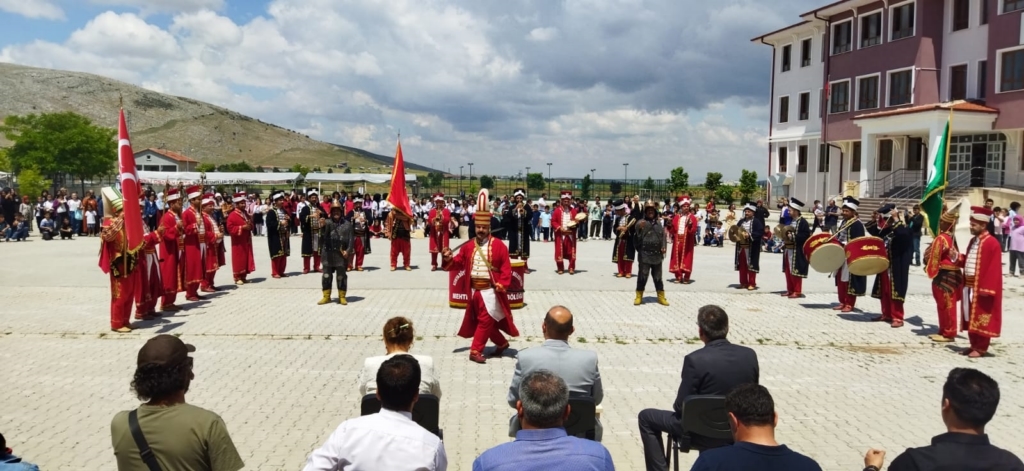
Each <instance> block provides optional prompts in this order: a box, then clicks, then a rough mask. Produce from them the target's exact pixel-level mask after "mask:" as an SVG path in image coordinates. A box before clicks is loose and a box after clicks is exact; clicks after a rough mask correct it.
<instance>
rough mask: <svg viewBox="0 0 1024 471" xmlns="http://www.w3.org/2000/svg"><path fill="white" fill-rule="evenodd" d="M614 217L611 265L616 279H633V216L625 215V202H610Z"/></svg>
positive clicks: (634, 249)
mask: <svg viewBox="0 0 1024 471" xmlns="http://www.w3.org/2000/svg"><path fill="white" fill-rule="evenodd" d="M612 209H614V210H615V217H613V218H612V228H613V230H614V231H615V243H614V244H612V263H614V264H615V270H616V272H615V277H616V278H632V277H633V260H634V259H635V258H636V247H635V246H634V242H633V235H634V231H633V230H634V227H633V226H634V225H636V219H635V218H636V216H637V215H635V214H626V202H625V201H623V200H620V199H617V200H615V201H612Z"/></svg>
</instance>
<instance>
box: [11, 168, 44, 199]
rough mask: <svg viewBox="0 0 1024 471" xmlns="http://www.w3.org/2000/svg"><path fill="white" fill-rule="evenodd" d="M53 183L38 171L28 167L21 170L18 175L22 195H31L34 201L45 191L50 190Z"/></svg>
mask: <svg viewBox="0 0 1024 471" xmlns="http://www.w3.org/2000/svg"><path fill="white" fill-rule="evenodd" d="M51 184H52V182H51V181H50V180H49V179H47V178H45V177H43V175H42V174H41V173H39V171H38V170H36V169H35V168H33V167H26V168H23V169H22V170H21V173H19V174H18V186H19V187H20V190H19V191H20V193H21V194H23V195H29V196H30V197H31V198H32V199H35V198H36V197H38V196H39V195H41V194H42V193H43V190H45V189H47V188H50V185H51Z"/></svg>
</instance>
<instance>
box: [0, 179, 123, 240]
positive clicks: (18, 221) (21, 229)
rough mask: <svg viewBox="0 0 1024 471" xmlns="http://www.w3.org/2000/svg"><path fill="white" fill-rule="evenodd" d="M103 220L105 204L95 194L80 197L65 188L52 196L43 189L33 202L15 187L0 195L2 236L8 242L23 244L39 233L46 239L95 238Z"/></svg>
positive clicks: (0, 227) (90, 193)
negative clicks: (21, 242)
mask: <svg viewBox="0 0 1024 471" xmlns="http://www.w3.org/2000/svg"><path fill="white" fill-rule="evenodd" d="M102 218H103V205H102V204H99V201H98V200H97V199H96V197H95V195H94V194H93V192H92V191H87V192H85V196H84V197H83V198H79V197H78V193H77V192H68V190H67V189H65V188H61V189H60V190H58V191H57V193H55V194H53V195H51V194H50V192H49V191H45V190H44V191H43V193H42V194H41V195H39V196H38V197H36V199H35V201H34V202H33V201H32V200H31V198H29V196H28V195H19V194H18V192H17V190H14V189H12V188H4V189H3V190H2V192H0V234H2V235H3V240H5V241H12V240H14V241H23V240H25V239H27V238H28V236H29V234H32V233H35V232H36V231H38V232H39V234H40V236H41V237H42V239H43V240H53V239H56V238H60V239H65V240H67V239H72V238H74V237H76V236H96V235H97V234H98V222H99V221H100V220H102Z"/></svg>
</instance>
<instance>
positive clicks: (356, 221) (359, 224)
mask: <svg viewBox="0 0 1024 471" xmlns="http://www.w3.org/2000/svg"><path fill="white" fill-rule="evenodd" d="M351 203H352V210H351V211H349V212H348V213H346V214H345V219H347V220H349V221H351V222H352V233H353V239H352V250H350V251H349V256H348V259H349V262H348V263H349V265H348V267H349V271H351V270H355V271H363V258H364V257H365V256H366V254H369V253H370V224H372V223H373V211H372V210H371V209H369V208H363V196H362V195H356V196H355V198H353V199H352V201H351Z"/></svg>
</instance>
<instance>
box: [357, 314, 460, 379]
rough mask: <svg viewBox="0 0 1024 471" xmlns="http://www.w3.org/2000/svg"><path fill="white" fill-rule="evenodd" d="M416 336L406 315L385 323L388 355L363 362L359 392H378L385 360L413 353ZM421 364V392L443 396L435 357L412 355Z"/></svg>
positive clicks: (385, 340) (385, 345) (385, 344)
mask: <svg viewBox="0 0 1024 471" xmlns="http://www.w3.org/2000/svg"><path fill="white" fill-rule="evenodd" d="M415 338H416V331H415V330H413V327H412V321H410V320H409V319H406V318H404V317H392V318H391V319H388V321H387V322H386V323H385V324H384V349H385V351H386V352H387V354H386V355H382V356H377V357H370V358H367V359H366V360H365V361H364V362H363V371H362V373H360V375H359V394H360V395H362V396H365V395H367V394H373V393H375V392H377V370H379V369H380V365H382V364H383V363H384V362H385V361H387V360H388V359H390V358H391V357H393V356H395V355H412V354H411V353H409V350H411V349H412V342H413V340H414V339H415ZM412 357H413V358H415V359H416V361H418V362H419V364H420V394H433V395H435V396H437V398H438V399H440V398H441V383H440V381H438V379H437V376H436V374H435V373H434V359H433V358H431V357H429V356H426V355H412Z"/></svg>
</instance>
